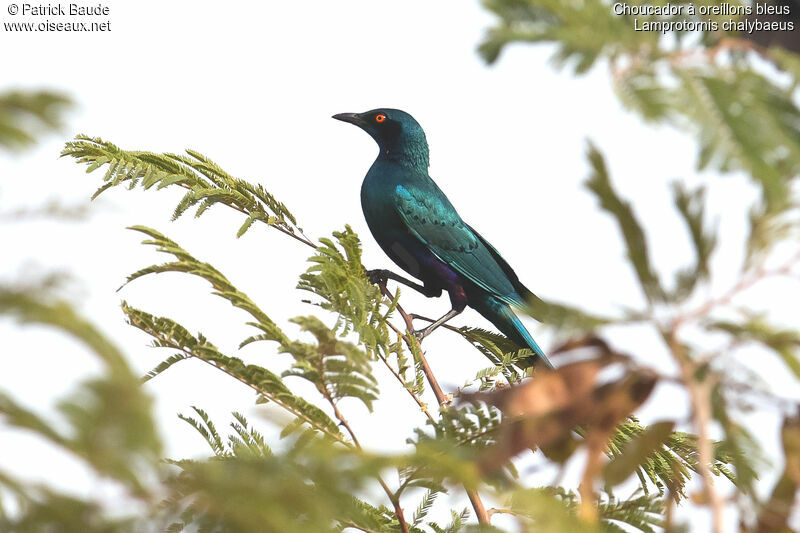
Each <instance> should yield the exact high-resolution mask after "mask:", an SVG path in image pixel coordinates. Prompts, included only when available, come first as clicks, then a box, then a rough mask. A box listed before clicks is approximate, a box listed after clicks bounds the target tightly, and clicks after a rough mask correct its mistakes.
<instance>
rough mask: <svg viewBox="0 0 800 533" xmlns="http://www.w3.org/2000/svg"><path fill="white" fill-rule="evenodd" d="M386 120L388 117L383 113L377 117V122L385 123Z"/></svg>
mask: <svg viewBox="0 0 800 533" xmlns="http://www.w3.org/2000/svg"><path fill="white" fill-rule="evenodd" d="M384 120H386V115H384V114H383V113H381V114H380V115H375V122H383V121H384Z"/></svg>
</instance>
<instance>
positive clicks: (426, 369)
mask: <svg viewBox="0 0 800 533" xmlns="http://www.w3.org/2000/svg"><path fill="white" fill-rule="evenodd" d="M378 286H379V287H380V289H381V292H382V293H383V294H384V296H386V297H387V298H390V299H391V298H392V293H391V292H389V289H387V288H386V283H380V284H379V285H378ZM397 312H398V313H400V316H401V317H403V322H405V324H406V330H407V331H409V332H411V331H414V321H413V318H412V315H410V314H408V313H407V312H406V311H405V309H403V307H402V306H401V305H400V304H397ZM396 331H397V330H396ZM398 334H399V332H398ZM402 338H403V340H404V341H405V343H406V346H408V349H409V350H411V342H410V340H409V338H408V334H402ZM419 344H420V350H419V359H420V364H421V366H422V372H423V373H424V374H425V377H426V378H427V379H428V383H429V384H430V386H431V390H433V395H434V396H436V401H437V402H438V403H439V407H443V406H445V405H447V404H448V403H449V401H448V399H447V397H446V396H445V395H444V393H443V392H442V388H441V387H439V382H438V381H437V380H436V376H434V375H433V371H432V370H431V367H430V366H429V365H428V361H427V360H426V359H425V354H424V353H423V352H422V349H421V347H422V341H419ZM464 490H465V491H466V492H467V497H468V498H469V501H470V503H471V504H472V508H473V509H474V510H475V516H476V517H477V518H478V522H480V523H481V524H489V523H491V521H490V520H489V514H488V513H487V512H486V507H485V506H484V505H483V500H481V496H480V494H479V493H478V491H477V490H475V489H471V488H468V487H464Z"/></svg>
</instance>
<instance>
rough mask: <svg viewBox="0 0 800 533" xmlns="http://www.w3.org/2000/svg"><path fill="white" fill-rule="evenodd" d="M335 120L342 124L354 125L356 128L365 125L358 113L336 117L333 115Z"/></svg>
mask: <svg viewBox="0 0 800 533" xmlns="http://www.w3.org/2000/svg"><path fill="white" fill-rule="evenodd" d="M331 118H335V119H336V120H341V121H342V122H349V123H350V124H355V125H356V126H358V127H360V128H363V127H364V126H365V125H366V122H364V119H363V118H361V116H360V115H359V114H358V113H339V114H338V115H333V117H331Z"/></svg>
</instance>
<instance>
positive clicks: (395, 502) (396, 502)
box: [319, 387, 409, 533]
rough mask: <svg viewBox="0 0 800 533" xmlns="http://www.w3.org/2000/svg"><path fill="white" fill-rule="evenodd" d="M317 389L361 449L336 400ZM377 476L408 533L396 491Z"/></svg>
mask: <svg viewBox="0 0 800 533" xmlns="http://www.w3.org/2000/svg"><path fill="white" fill-rule="evenodd" d="M319 390H320V392H321V393H322V395H323V396H324V397H325V399H326V400H328V403H329V404H330V405H331V407H332V408H333V414H334V416H336V419H337V420H338V421H339V423H340V424H342V426H344V428H345V429H346V430H347V433H349V434H350V438H351V439H353V444H354V445H355V447H356V448H357V449H358V450H361V449H362V448H361V443H360V442H358V437H356V434H355V432H354V431H353V428H352V427H351V426H350V423H349V422H348V421H347V419H346V418H345V417H344V415H343V414H342V412H341V411H339V407H338V406H337V405H336V402H335V401H334V400H333V397H331V395H330V393H329V392H328V390H327V389H325V388H324V387H321V388H319ZM377 478H378V483H380V485H381V488H382V489H383V491H384V492H385V493H386V496H387V497H388V498H389V501H390V502H392V505H393V506H394V514H395V516H397V522H398V523H399V524H400V531H402V532H403V533H409V530H408V524H407V523H406V519H405V516H404V515H403V508H402V507H401V506H400V498H399V497H398V496H397V494H396V493H394V492H392V489H391V488H389V485H387V484H386V482H385V481H384V480H383V478H382V477H381V476H380V475H378V476H377Z"/></svg>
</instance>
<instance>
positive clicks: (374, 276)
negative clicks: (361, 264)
mask: <svg viewBox="0 0 800 533" xmlns="http://www.w3.org/2000/svg"><path fill="white" fill-rule="evenodd" d="M367 279H369V282H370V283H372V284H373V285H382V284H385V283H386V280H388V279H389V271H388V270H384V269H382V268H377V269H375V270H367Z"/></svg>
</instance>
